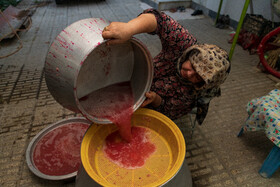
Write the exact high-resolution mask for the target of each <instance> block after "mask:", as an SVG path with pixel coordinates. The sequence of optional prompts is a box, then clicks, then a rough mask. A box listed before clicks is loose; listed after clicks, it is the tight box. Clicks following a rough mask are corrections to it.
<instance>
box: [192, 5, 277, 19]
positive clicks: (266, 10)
mask: <svg viewBox="0 0 280 187" xmlns="http://www.w3.org/2000/svg"><path fill="white" fill-rule="evenodd" d="M192 1H193V2H195V3H197V4H200V5H202V6H204V7H205V8H207V9H210V10H212V11H214V12H217V11H218V8H219V4H220V0H192ZM270 2H271V0H251V3H252V4H253V13H254V14H260V15H262V16H263V17H265V18H266V19H268V20H272V15H271V3H270ZM244 3H245V0H224V1H223V6H222V9H221V14H228V15H229V17H230V18H231V19H232V20H235V21H237V22H238V21H239V18H240V15H241V13H242V10H243V6H244ZM250 10H251V9H250V5H249V7H248V10H247V13H252V12H251V11H250ZM274 21H276V22H280V18H279V17H278V16H277V15H276V14H274Z"/></svg>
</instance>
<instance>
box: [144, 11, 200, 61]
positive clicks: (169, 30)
mask: <svg viewBox="0 0 280 187" xmlns="http://www.w3.org/2000/svg"><path fill="white" fill-rule="evenodd" d="M143 13H152V14H154V15H155V17H156V20H157V28H156V30H155V31H154V32H152V33H150V34H157V35H158V36H159V37H160V40H161V43H162V50H163V51H164V52H166V53H168V52H173V53H177V55H179V56H181V54H182V53H183V51H185V49H187V48H188V47H190V46H192V45H193V44H195V43H196V42H197V40H196V38H195V37H194V36H192V35H191V34H190V33H189V32H188V30H187V29H185V28H184V27H182V26H181V25H180V24H179V23H178V22H177V21H176V20H174V19H173V18H171V17H170V16H168V15H166V14H165V13H164V12H160V11H158V10H155V9H147V10H144V11H143Z"/></svg>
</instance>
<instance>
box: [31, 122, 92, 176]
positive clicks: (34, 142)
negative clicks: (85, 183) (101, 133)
mask: <svg viewBox="0 0 280 187" xmlns="http://www.w3.org/2000/svg"><path fill="white" fill-rule="evenodd" d="M77 122H78V123H83V124H88V125H90V124H91V122H89V121H88V120H87V119H86V118H84V117H73V118H68V119H64V120H61V121H58V122H56V123H54V124H51V125H49V126H47V127H46V128H44V129H43V130H42V131H40V132H39V133H38V134H37V135H36V136H35V137H34V138H33V139H32V140H31V142H30V143H29V145H28V147H27V149H26V162H27V166H28V168H29V169H30V170H31V172H32V173H34V174H35V175H36V176H38V177H40V178H43V179H47V180H66V179H71V178H73V177H75V176H76V175H77V171H75V172H73V173H69V174H67V175H60V176H52V175H46V174H44V173H42V172H41V171H39V170H38V169H37V168H36V166H35V164H34V161H33V152H34V149H35V147H36V145H37V143H38V142H39V141H40V139H41V138H42V137H44V136H45V135H46V134H47V133H49V132H51V131H52V130H54V129H55V128H58V127H60V126H63V125H66V124H70V123H77Z"/></svg>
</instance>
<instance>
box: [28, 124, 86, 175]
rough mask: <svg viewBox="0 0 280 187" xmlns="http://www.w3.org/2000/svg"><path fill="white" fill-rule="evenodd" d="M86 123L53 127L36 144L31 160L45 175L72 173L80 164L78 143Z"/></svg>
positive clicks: (79, 143)
mask: <svg viewBox="0 0 280 187" xmlns="http://www.w3.org/2000/svg"><path fill="white" fill-rule="evenodd" d="M88 127H89V125H88V124H83V123H71V124H66V125H63V126H60V127H58V128H55V129H53V130H52V131H50V132H48V133H47V134H46V135H44V136H43V137H42V138H41V139H40V140H39V142H38V143H37V144H36V146H35V149H34V152H33V161H34V164H35V166H36V167H37V169H38V170H39V171H41V172H42V173H44V174H46V175H51V176H60V175H66V174H70V173H73V172H75V171H77V170H78V169H79V165H80V145H81V142H82V138H83V136H84V134H85V132H86V130H87V128H88Z"/></svg>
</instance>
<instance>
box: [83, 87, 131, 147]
mask: <svg viewBox="0 0 280 187" xmlns="http://www.w3.org/2000/svg"><path fill="white" fill-rule="evenodd" d="M79 102H80V104H81V105H82V106H83V108H84V110H85V111H86V112H87V113H88V114H90V115H91V116H94V117H98V118H106V119H109V120H110V121H112V122H113V123H114V124H115V125H117V126H118V128H119V133H120V135H121V137H122V138H123V139H124V140H126V141H127V142H130V141H131V116H132V114H133V104H134V97H133V93H132V88H131V85H130V82H122V83H117V84H112V85H109V86H107V87H104V88H101V89H99V90H96V91H93V92H91V93H90V94H88V95H86V96H84V97H82V98H80V99H79Z"/></svg>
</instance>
